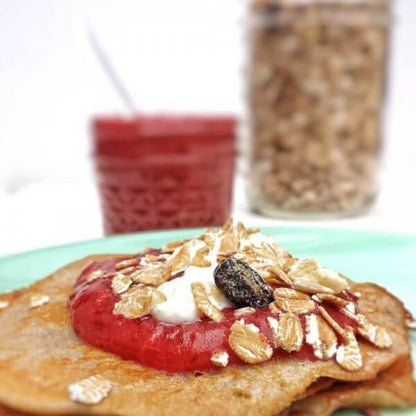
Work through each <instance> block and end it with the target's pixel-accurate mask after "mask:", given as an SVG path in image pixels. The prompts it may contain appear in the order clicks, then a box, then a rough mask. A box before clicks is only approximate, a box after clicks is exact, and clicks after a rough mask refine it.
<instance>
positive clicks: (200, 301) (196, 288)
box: [191, 282, 223, 322]
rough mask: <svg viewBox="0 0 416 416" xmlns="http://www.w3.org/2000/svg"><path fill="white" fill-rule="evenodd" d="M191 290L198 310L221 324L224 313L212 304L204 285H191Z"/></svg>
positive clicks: (197, 283) (196, 283)
mask: <svg viewBox="0 0 416 416" xmlns="http://www.w3.org/2000/svg"><path fill="white" fill-rule="evenodd" d="M191 289H192V295H193V297H194V301H195V303H196V306H197V308H198V310H199V311H200V312H201V313H202V314H203V315H205V316H208V318H211V319H212V320H213V321H215V322H221V321H222V318H223V316H222V313H221V311H220V310H219V309H218V308H217V307H215V306H214V305H213V304H212V303H211V301H210V299H209V297H208V293H207V291H206V289H205V286H204V285H203V284H202V283H199V282H195V283H192V284H191Z"/></svg>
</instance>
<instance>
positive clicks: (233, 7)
mask: <svg viewBox="0 0 416 416" xmlns="http://www.w3.org/2000/svg"><path fill="white" fill-rule="evenodd" d="M247 3H248V2H247V1H243V0H221V1H215V0H212V1H208V2H202V1H195V0H186V1H185V0H177V1H175V2H172V1H169V0H152V1H148V0H111V1H110V0H105V1H104V0H100V1H98V0H97V1H93V0H83V1H81V0H70V1H69V0H61V1H54V0H37V1H36V2H31V1H29V0H14V1H13V2H10V1H6V0H0V10H1V13H0V255H4V254H9V253H13V252H18V251H22V250H28V249H34V248H38V247H43V246H49V245H54V244H61V243H67V242H70V241H77V240H82V239H87V238H96V237H100V236H102V235H103V231H102V230H103V228H102V220H101V214H100V208H99V200H98V195H97V191H96V187H95V182H94V172H93V167H92V163H91V140H90V132H89V122H90V119H91V116H93V115H97V114H127V110H126V108H125V106H124V105H123V102H122V101H121V99H120V97H119V95H118V94H117V92H116V90H115V89H114V87H113V86H112V85H111V83H110V82H109V80H108V78H107V76H106V74H105V73H104V72H103V69H102V67H101V66H100V64H99V62H98V60H97V58H96V56H95V55H94V52H93V51H92V48H91V45H90V43H89V40H88V33H89V32H90V33H91V32H93V33H95V35H96V38H97V39H98V40H99V42H100V44H101V45H102V46H103V48H104V50H105V52H106V54H107V55H108V57H109V58H110V59H111V62H112V63H113V64H114V66H115V68H116V70H117V72H118V74H119V76H120V78H121V79H122V80H123V81H124V83H125V85H126V86H127V88H128V90H129V92H130V94H131V96H132V97H133V98H134V101H135V103H136V106H137V109H138V110H142V111H145V112H148V113H154V112H157V113H160V112H162V113H185V114H187V113H204V114H218V113H221V114H223V113H224V114H234V115H235V116H236V117H237V118H238V119H239V120H241V121H242V123H241V124H240V128H239V132H240V140H239V149H240V156H241V153H242V152H244V151H246V149H247V146H246V145H245V142H244V135H245V134H246V133H245V131H246V130H247V129H246V120H247V117H246V112H245V107H246V106H245V91H246V87H245V77H244V68H245V67H246V61H247V33H245V32H246V31H245V27H246V26H247ZM415 41H416V2H415V1H414V0H396V2H395V3H394V19H393V22H392V33H391V42H390V43H391V51H390V59H389V64H388V86H389V88H388V95H387V107H386V112H385V118H384V120H383V125H384V126H385V130H384V132H385V133H384V136H385V141H384V146H383V147H384V149H383V160H382V168H381V188H380V190H381V192H380V196H379V198H378V200H377V203H376V204H375V205H374V206H372V207H371V209H370V210H369V211H367V212H365V213H363V214H362V215H359V216H355V217H352V218H344V219H337V220H323V219H319V220H315V221H304V220H302V219H299V218H295V219H291V220H286V219H279V218H277V219H276V218H275V219H272V218H268V217H264V216H262V215H260V214H258V213H252V212H250V209H249V204H248V203H247V197H246V195H245V192H244V175H247V174H248V168H247V163H246V162H245V161H244V160H243V159H242V158H241V157H240V159H239V161H238V164H237V169H236V176H235V182H234V184H235V186H234V193H233V206H232V214H233V216H235V217H236V218H238V219H241V220H243V221H245V222H246V223H247V224H248V225H258V226H261V225H266V224H269V225H279V224H285V225H290V224H294V225H298V224H302V225H306V226H326V227H354V228H377V229H391V230H399V231H407V232H416V220H415V219H414V215H415V214H414V213H415V212H416V197H415V196H414V191H413V188H414V187H413V182H414V181H415V180H416V163H415V162H414V159H415V156H416V140H415V138H414V135H415V133H414V119H415V115H414V113H415V109H416V76H415V74H416V48H415Z"/></svg>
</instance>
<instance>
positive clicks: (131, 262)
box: [116, 257, 139, 270]
mask: <svg viewBox="0 0 416 416" xmlns="http://www.w3.org/2000/svg"><path fill="white" fill-rule="evenodd" d="M138 264H139V260H138V259H137V258H136V257H133V258H131V259H126V260H122V261H120V262H119V263H117V264H116V270H122V269H127V268H128V267H131V266H137V265H138Z"/></svg>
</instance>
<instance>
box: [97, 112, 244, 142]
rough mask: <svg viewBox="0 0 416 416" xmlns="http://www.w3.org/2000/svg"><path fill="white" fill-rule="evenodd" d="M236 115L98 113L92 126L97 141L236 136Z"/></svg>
mask: <svg viewBox="0 0 416 416" xmlns="http://www.w3.org/2000/svg"><path fill="white" fill-rule="evenodd" d="M236 126H237V118H236V117H234V116H231V115H197V114H194V115H172V114H169V115H165V114H155V115H134V116H117V115H115V116H111V115H110V116H96V117H93V119H92V122H91V128H92V130H93V134H94V136H95V138H96V140H102V139H104V140H105V139H113V140H114V139H116V140H117V139H118V138H119V139H121V138H125V137H126V136H128V137H140V138H143V139H145V138H153V139H155V138H158V137H160V138H166V137H170V136H173V137H176V138H178V137H183V138H186V137H189V136H198V137H205V136H226V137H227V136H230V137H233V136H234V135H235V130H236Z"/></svg>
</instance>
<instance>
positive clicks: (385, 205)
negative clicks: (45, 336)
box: [0, 169, 416, 256]
mask: <svg viewBox="0 0 416 416" xmlns="http://www.w3.org/2000/svg"><path fill="white" fill-rule="evenodd" d="M415 179H416V169H415V171H412V172H409V171H408V170H407V171H403V172H398V171H396V172H394V174H393V173H392V172H390V173H389V174H388V175H387V174H385V175H384V179H383V181H382V183H383V186H382V192H381V194H380V197H379V199H378V201H377V203H376V205H375V206H374V207H373V208H372V209H371V210H370V212H368V213H367V214H366V215H363V216H360V217H357V218H347V219H339V220H328V221H288V220H279V219H271V218H266V217H262V216H259V215H256V214H253V213H250V212H249V211H248V208H247V204H246V199H245V192H244V181H243V179H242V178H241V177H237V179H236V184H235V195H234V208H233V217H234V218H236V219H239V220H242V221H243V222H244V223H245V224H247V225H249V226H259V227H261V226H267V225H284V226H287V225H293V226H305V227H333V228H349V229H373V230H377V229H378V230H390V231H399V232H410V233H416V220H415V213H416V198H415V197H414V192H415V191H413V187H412V186H411V184H412V183H414V180H415ZM101 236H103V232H102V224H101V215H100V210H99V203H98V197H97V194H96V189H95V185H94V182H93V180H85V181H83V182H40V183H34V184H32V185H29V186H26V187H24V188H20V189H19V190H17V191H16V192H14V193H5V192H3V193H1V192H0V256H1V255H7V254H12V253H16V252H20V251H26V250H32V249H37V248H41V247H47V246H52V245H57V244H65V243H69V242H74V241H81V240H86V239H93V238H99V237H101Z"/></svg>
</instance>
